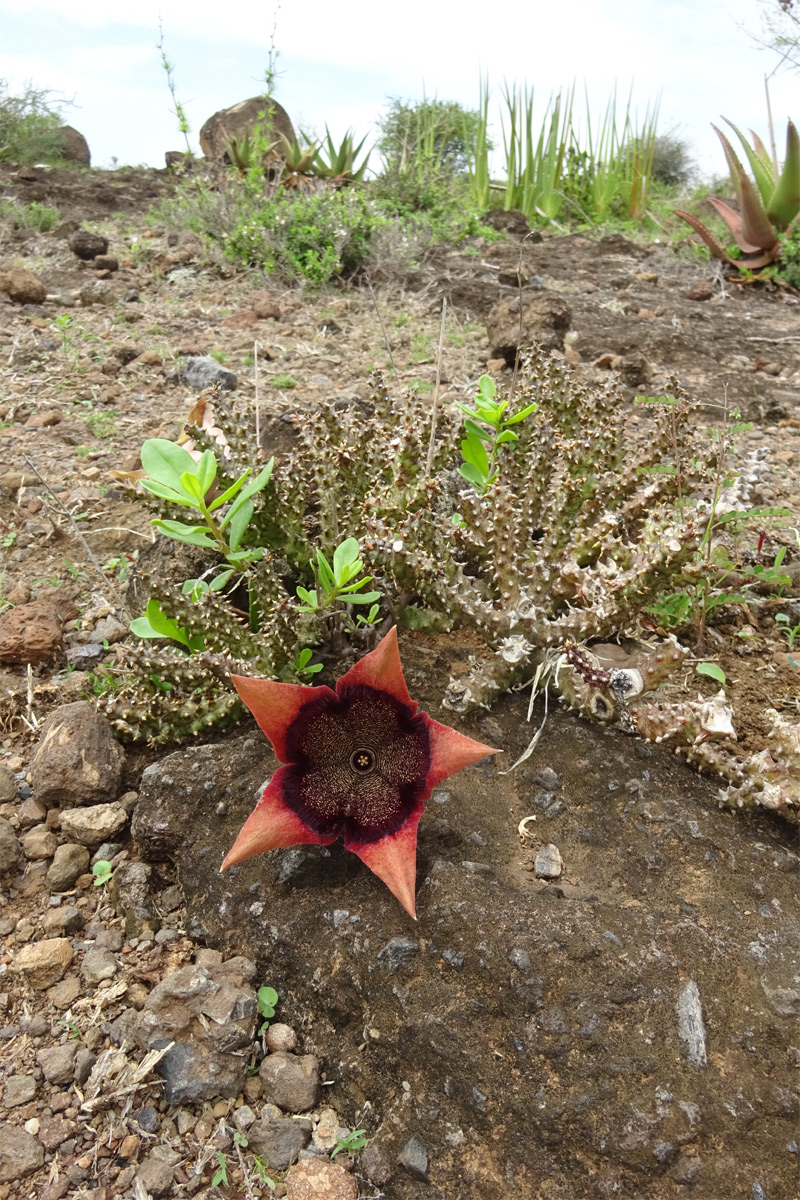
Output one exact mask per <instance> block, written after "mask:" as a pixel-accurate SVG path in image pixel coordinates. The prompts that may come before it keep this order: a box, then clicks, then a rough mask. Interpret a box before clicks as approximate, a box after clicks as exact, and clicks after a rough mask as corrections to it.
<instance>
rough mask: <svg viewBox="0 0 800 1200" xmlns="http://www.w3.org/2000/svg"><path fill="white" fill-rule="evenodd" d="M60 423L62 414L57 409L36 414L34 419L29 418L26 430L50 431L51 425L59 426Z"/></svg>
mask: <svg viewBox="0 0 800 1200" xmlns="http://www.w3.org/2000/svg"><path fill="white" fill-rule="evenodd" d="M60 422H61V413H60V412H58V410H57V409H54V408H51V409H49V410H48V411H47V412H40V413H34V414H33V416H32V417H28V419H27V421H26V422H25V428H26V429H49V428H50V427H51V425H58V424H60Z"/></svg>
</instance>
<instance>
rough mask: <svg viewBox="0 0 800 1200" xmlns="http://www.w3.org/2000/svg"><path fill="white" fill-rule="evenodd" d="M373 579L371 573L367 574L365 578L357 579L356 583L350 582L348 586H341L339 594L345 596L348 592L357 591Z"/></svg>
mask: <svg viewBox="0 0 800 1200" xmlns="http://www.w3.org/2000/svg"><path fill="white" fill-rule="evenodd" d="M371 581H372V576H371V575H365V576H364V578H363V579H357V580H356V582H355V583H351V584H348V586H347V587H340V588H339V595H340V596H344V595H345V593H346V592H357V591H358V589H359V588H362V587H364V586H365V584H367V583H370V582H371Z"/></svg>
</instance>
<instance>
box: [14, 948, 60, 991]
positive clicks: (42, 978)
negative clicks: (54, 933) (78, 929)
mask: <svg viewBox="0 0 800 1200" xmlns="http://www.w3.org/2000/svg"><path fill="white" fill-rule="evenodd" d="M71 962H72V946H71V945H70V944H69V939H68V938H46V939H45V940H44V941H42V942H31V943H30V944H29V945H27V946H23V947H22V949H21V950H20V951H19V953H18V954H17V957H16V958H15V960H14V970H15V971H16V972H17V974H18V975H21V976H22V977H23V979H24V980H25V981H26V983H29V984H30V986H31V987H32V988H35V990H36V991H43V990H44V989H45V988H49V987H50V986H51V985H52V984H54V983H57V982H58V980H59V979H61V977H62V976H63V974H64V972H65V971H66V969H67V967H68V966H69V964H70V963H71Z"/></svg>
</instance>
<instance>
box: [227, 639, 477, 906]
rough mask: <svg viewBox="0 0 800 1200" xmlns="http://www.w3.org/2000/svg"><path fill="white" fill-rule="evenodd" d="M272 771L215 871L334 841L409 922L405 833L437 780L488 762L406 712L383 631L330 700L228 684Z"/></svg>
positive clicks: (319, 692)
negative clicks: (264, 746) (256, 729)
mask: <svg viewBox="0 0 800 1200" xmlns="http://www.w3.org/2000/svg"><path fill="white" fill-rule="evenodd" d="M233 682H234V685H235V687H236V690H237V692H238V693H239V695H240V697H241V699H242V700H243V701H244V703H245V704H246V705H247V707H248V708H249V709H250V711H251V712H252V713H253V716H254V717H255V718H256V720H257V721H258V723H259V725H260V726H261V728H262V730H263V731H264V733H265V734H266V735H267V737H268V738H269V740H270V742H271V743H272V746H273V748H274V750H275V755H276V757H277V759H278V761H279V762H280V763H281V764H282V766H281V767H279V769H278V770H277V771H276V772H275V774H274V775H273V777H272V779H271V780H270V782H269V783H268V784H267V787H266V788H265V790H264V793H263V795H262V796H261V799H260V800H259V801H258V804H257V805H256V807H255V809H254V811H253V812H252V813H251V814H250V816H249V817H248V819H247V821H246V822H245V824H244V826H243V828H242V830H241V832H240V833H239V836H238V837H237V839H236V841H235V842H234V844H233V847H232V849H231V850H230V852H229V853H228V855H227V857H226V859H225V861H224V863H223V864H222V870H223V871H224V870H225V869H226V868H227V867H230V866H233V864H234V863H238V862H242V861H243V860H244V859H246V858H251V857H252V856H253V855H254V854H262V853H264V851H266V850H274V849H276V848H277V847H279V846H294V845H299V844H303V843H314V844H316V845H320V846H328V845H330V843H331V842H335V841H336V839H337V838H339V837H341V836H344V844H345V848H346V849H347V850H352V852H353V853H354V854H357V855H358V857H359V858H360V859H361V860H362V861H363V862H364V863H366V865H367V866H368V867H369V868H370V870H371V871H373V872H374V873H375V874H376V875H377V876H378V877H379V879H382V880H383V882H384V883H385V884H386V886H387V887H388V888H389V890H390V891H391V892H392V893H393V894H394V895H395V896H396V897H397V899H398V900H399V901H400V903H401V904H402V906H403V908H405V909H406V911H407V912H408V913H410V915H411V916H412V917H413V916H415V903H414V884H415V878H416V853H417V827H418V825H419V821H420V817H421V816H422V812H423V809H424V807H425V803H426V801H427V800H428V799H429V797H430V794H431V791H432V789H433V788H434V787H436V785H437V784H439V783H441V782H442V780H443V779H447V778H448V776H450V775H453V774H455V772H456V771H460V770H461V769H462V768H463V767H467V766H469V765H470V764H471V763H475V762H478V761H479V760H480V759H481V758H485V757H486V755H487V754H497V753H498V751H497V750H493V749H492V748H491V747H489V746H484V745H482V744H481V743H480V742H475V741H473V740H472V738H468V737H465V736H464V734H461V733H458V732H457V731H456V730H455V729H451V728H449V726H447V725H440V724H439V722H438V721H434V720H432V719H431V717H429V716H428V714H427V713H420V712H417V705H416V703H415V702H414V701H413V700H412V699H411V697H410V696H409V694H408V689H407V687H406V684H405V680H404V678H403V669H402V666H401V663H400V655H399V653H398V649H397V631H396V629H391V630H390V631H389V633H387V634H386V636H385V637H384V638H383V640H382V641H381V642H380V643H379V644H378V646H377V647H376V648H375V650H373V651H371V653H369V654H367V655H365V656H364V658H362V659H360V661H359V662H357V663H356V664H355V666H353V667H351V669H350V670H349V671H348V672H347V673H346V674H345V675H343V676H342V677H341V679H339V680H338V682H337V684H336V690H335V691H333V690H332V689H331V688H329V687H306V686H303V685H301V684H291V683H275V682H273V681H272V680H268V679H250V678H247V677H245V676H240V675H234V676H233Z"/></svg>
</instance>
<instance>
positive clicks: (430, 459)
mask: <svg viewBox="0 0 800 1200" xmlns="http://www.w3.org/2000/svg"><path fill="white" fill-rule="evenodd" d="M446 320H447V296H443V297H442V324H441V326H440V328H439V353H438V356H437V358H436V388H435V390H434V393H433V409H432V411H431V440H430V441H429V442H428V459H427V462H426V463H425V478H426V479H428V478H430V473H431V467H432V466H433V447H434V445H435V442H436V418H437V416H438V414H439V386H440V384H441V382H442V354H443V353H444V327H445V322H446Z"/></svg>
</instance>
